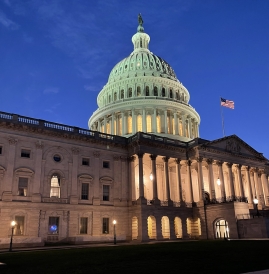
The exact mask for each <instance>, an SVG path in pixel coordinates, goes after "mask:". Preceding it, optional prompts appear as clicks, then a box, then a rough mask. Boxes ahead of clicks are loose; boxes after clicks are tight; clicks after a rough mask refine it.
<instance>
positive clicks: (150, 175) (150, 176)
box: [149, 172, 153, 181]
mask: <svg viewBox="0 0 269 274" xmlns="http://www.w3.org/2000/svg"><path fill="white" fill-rule="evenodd" d="M149 178H150V180H151V181H152V180H153V175H152V173H151V172H150V174H149Z"/></svg>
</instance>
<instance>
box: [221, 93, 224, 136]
mask: <svg viewBox="0 0 269 274" xmlns="http://www.w3.org/2000/svg"><path fill="white" fill-rule="evenodd" d="M220 102H221V97H220ZM220 113H221V123H222V133H223V137H225V127H224V117H223V110H222V105H221V104H220Z"/></svg>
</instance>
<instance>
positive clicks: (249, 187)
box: [245, 166, 253, 204]
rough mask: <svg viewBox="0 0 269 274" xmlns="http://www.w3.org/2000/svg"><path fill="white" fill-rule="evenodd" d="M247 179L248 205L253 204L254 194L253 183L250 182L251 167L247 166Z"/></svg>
mask: <svg viewBox="0 0 269 274" xmlns="http://www.w3.org/2000/svg"><path fill="white" fill-rule="evenodd" d="M245 168H246V179H247V186H248V195H249V197H248V203H249V204H252V203H253V194H252V188H251V181H250V174H249V170H250V167H249V166H246V167H245Z"/></svg>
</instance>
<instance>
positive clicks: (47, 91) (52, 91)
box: [43, 87, 59, 94]
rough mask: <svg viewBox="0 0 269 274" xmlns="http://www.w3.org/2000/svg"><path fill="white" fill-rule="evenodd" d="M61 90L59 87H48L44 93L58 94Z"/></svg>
mask: <svg viewBox="0 0 269 274" xmlns="http://www.w3.org/2000/svg"><path fill="white" fill-rule="evenodd" d="M58 92H59V88H55V87H50V88H46V89H44V91H43V93H44V94H51V93H52V94H56V93H58Z"/></svg>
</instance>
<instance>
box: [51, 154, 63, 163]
mask: <svg viewBox="0 0 269 274" xmlns="http://www.w3.org/2000/svg"><path fill="white" fill-rule="evenodd" d="M53 160H54V161H55V162H61V160H62V158H61V156H60V155H59V154H55V155H54V156H53Z"/></svg>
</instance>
